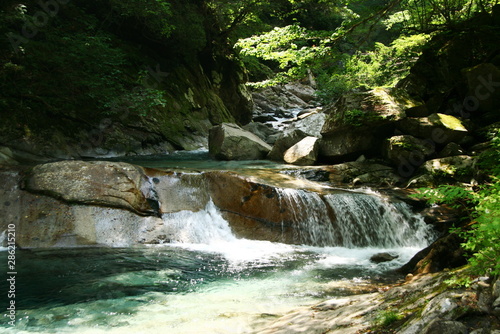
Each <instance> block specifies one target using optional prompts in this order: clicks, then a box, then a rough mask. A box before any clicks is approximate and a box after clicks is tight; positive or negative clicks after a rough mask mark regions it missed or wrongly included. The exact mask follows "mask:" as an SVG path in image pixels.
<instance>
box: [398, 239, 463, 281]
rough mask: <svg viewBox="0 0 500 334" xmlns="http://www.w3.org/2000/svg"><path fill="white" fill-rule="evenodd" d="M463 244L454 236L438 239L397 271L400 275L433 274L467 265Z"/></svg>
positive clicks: (461, 240)
mask: <svg viewBox="0 0 500 334" xmlns="http://www.w3.org/2000/svg"><path fill="white" fill-rule="evenodd" d="M463 242H464V240H463V239H462V238H460V237H459V236H458V235H456V234H449V235H447V236H444V237H442V238H439V239H438V240H436V241H435V242H434V243H432V244H431V245H430V246H429V247H427V248H425V249H423V250H421V251H420V252H418V253H417V254H416V255H415V256H414V257H413V258H412V259H411V260H410V261H409V262H408V263H407V264H405V265H404V266H403V267H401V268H400V269H398V271H399V272H400V273H402V274H407V273H413V274H423V273H435V272H438V271H441V270H444V269H446V268H457V267H460V266H463V265H465V264H467V259H466V257H465V251H464V250H463V248H462V246H461V244H462V243H463Z"/></svg>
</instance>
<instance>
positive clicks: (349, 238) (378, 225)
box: [325, 192, 433, 247]
mask: <svg viewBox="0 0 500 334" xmlns="http://www.w3.org/2000/svg"><path fill="white" fill-rule="evenodd" d="M325 201H326V202H327V203H328V205H329V206H330V207H331V208H332V210H333V211H334V212H335V215H334V216H335V220H334V221H333V222H332V223H333V225H334V231H335V235H336V238H338V239H339V240H341V244H340V245H342V246H344V247H374V246H375V247H425V246H427V245H428V243H429V242H430V241H431V240H432V238H433V232H432V230H431V228H430V227H429V225H427V224H426V223H425V222H424V220H423V218H422V217H421V216H418V215H416V214H414V213H413V212H412V211H411V208H410V206H409V205H408V204H406V203H403V202H395V203H393V202H390V201H389V199H388V198H385V197H383V196H381V195H380V194H378V193H373V194H365V193H357V192H349V193H339V194H331V195H326V196H325Z"/></svg>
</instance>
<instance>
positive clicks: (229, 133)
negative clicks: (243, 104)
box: [209, 123, 271, 160]
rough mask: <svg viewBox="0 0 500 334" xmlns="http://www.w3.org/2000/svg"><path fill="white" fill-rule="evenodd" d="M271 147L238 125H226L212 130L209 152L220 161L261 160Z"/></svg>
mask: <svg viewBox="0 0 500 334" xmlns="http://www.w3.org/2000/svg"><path fill="white" fill-rule="evenodd" d="M269 151H271V146H269V144H267V143H265V142H264V141H263V140H262V139H260V138H259V137H257V136H256V135H254V134H253V133H251V132H248V131H245V130H243V129H242V128H240V127H239V126H237V125H236V124H230V123H224V124H222V125H218V126H215V127H213V128H212V129H210V135H209V152H210V154H211V155H212V156H214V157H215V158H216V159H220V160H259V159H263V158H265V157H266V156H267V154H268V153H269Z"/></svg>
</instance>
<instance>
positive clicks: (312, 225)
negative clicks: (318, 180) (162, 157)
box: [0, 174, 432, 334]
mask: <svg viewBox="0 0 500 334" xmlns="http://www.w3.org/2000/svg"><path fill="white" fill-rule="evenodd" d="M193 177H194V178H193V179H189V178H185V179H183V178H182V176H179V175H167V176H158V177H155V178H153V177H152V178H151V179H150V180H149V181H150V182H149V186H151V187H154V189H152V190H151V192H150V193H149V194H150V197H152V198H153V199H154V200H156V201H157V202H158V207H159V209H160V212H169V213H163V215H162V216H161V218H157V217H148V219H145V220H144V221H145V223H140V222H135V223H134V224H135V225H137V226H138V228H137V229H136V230H134V229H133V226H132V225H133V224H132V225H131V226H130V232H127V238H128V239H130V240H135V239H140V237H141V236H144V235H145V234H147V233H146V232H148V233H153V232H154V233H155V234H154V235H155V236H156V239H155V240H156V241H158V243H159V244H158V245H149V246H147V247H137V248H121V249H120V248H115V249H110V248H88V249H83V250H82V249H66V250H32V251H21V250H20V251H19V253H18V258H17V263H18V265H17V271H18V273H19V275H18V276H17V279H18V280H17V282H16V284H17V286H16V288H17V289H18V290H17V291H18V292H16V298H17V299H16V302H17V304H16V305H17V307H18V308H17V318H16V319H17V320H16V328H15V332H16V333H19V334H34V333H37V334H40V333H47V334H49V333H51V334H52V333H58V334H59V333H63V334H64V333H66V334H87V333H88V334H104V333H106V334H125V333H144V334H154V333H171V334H188V333H190V334H192V333H207V334H212V333H228V334H229V333H230V334H243V333H258V332H259V330H260V329H261V328H263V327H265V326H266V324H267V323H268V321H271V320H273V319H275V318H276V317H278V316H280V315H282V314H285V313H287V312H289V311H290V310H291V309H292V308H295V307H299V306H303V305H311V304H314V303H317V302H319V301H322V300H324V299H327V298H332V297H338V296H341V295H344V294H346V291H349V287H352V286H353V285H356V284H360V285H363V284H369V283H371V282H373V278H374V277H380V278H385V279H388V278H389V277H390V275H391V274H390V271H391V270H392V269H395V268H397V267H399V266H401V265H402V264H404V263H406V262H407V261H408V260H409V259H410V258H411V257H412V256H413V255H414V254H415V253H416V252H417V251H418V250H420V249H421V248H423V247H424V246H426V245H427V244H428V243H429V242H430V239H431V238H432V233H431V232H430V230H429V228H428V227H427V226H426V225H425V224H424V222H423V221H422V219H421V218H419V217H418V216H415V215H414V214H413V213H412V212H411V210H410V208H409V207H408V206H407V205H406V204H404V203H392V202H391V201H389V200H388V199H387V198H385V197H383V196H381V195H380V194H378V193H375V192H370V191H365V192H353V191H349V192H348V191H342V192H340V191H339V192H335V193H330V194H326V195H324V194H318V193H315V192H310V191H305V190H297V189H277V196H278V198H277V200H278V201H277V203H278V204H279V207H280V209H281V210H283V213H282V214H281V213H280V214H281V216H280V215H277V217H283V221H282V222H281V223H282V224H283V228H285V226H291V227H292V228H293V231H294V233H295V238H296V239H295V240H294V243H295V245H290V244H283V243H277V242H270V241H257V240H249V239H241V238H237V237H236V236H235V235H234V234H233V232H232V230H231V227H230V223H229V222H228V221H227V220H226V219H224V217H225V216H224V214H223V212H221V210H220V209H219V208H218V207H217V206H216V205H215V204H214V202H216V201H215V198H214V199H213V200H212V198H211V197H210V196H211V195H210V193H209V188H210V187H208V186H207V184H206V183H205V181H204V179H203V178H202V176H201V175H200V174H196V175H194V176H193ZM251 189H252V191H254V192H255V193H257V191H258V189H257V187H254V188H251ZM144 191H149V190H148V189H144ZM263 194H264V195H263V196H264V198H266V199H267V200H269V201H271V200H273V201H274V200H276V196H275V194H276V193H274V192H273V191H269V192H266V193H263ZM223 195H226V194H223ZM265 196H269V197H265ZM273 196H274V197H273ZM245 199H247V200H249V201H250V199H248V198H245ZM237 203H238V202H237ZM275 203H276V202H275ZM243 204H244V202H242V204H241V205H243ZM102 214H103V215H104V214H105V211H103V213H102ZM116 220H117V221H119V220H120V219H119V218H117V219H116ZM122 223H124V222H122ZM278 223H279V222H278ZM116 224H119V223H116ZM135 225H134V226H135ZM106 226H114V227H116V226H117V225H106ZM107 230H109V228H107ZM99 231H100V230H99ZM99 231H97V230H96V233H101V232H99ZM127 231H128V230H127ZM144 231H146V232H144ZM151 231H152V232H151ZM108 232H109V231H108ZM278 232H279V231H278ZM110 233H111V232H110ZM134 233H135V234H134ZM141 233H143V234H141ZM129 234H130V235H129ZM160 236H161V237H160ZM0 238H1V236H0ZM162 243H163V244H162ZM124 244H128V243H124ZM382 251H390V252H391V253H395V254H397V255H399V257H398V258H397V259H395V260H393V261H391V262H388V263H383V264H375V263H372V262H370V257H371V256H372V255H374V254H375V253H378V252H382ZM1 254H7V253H6V252H1ZM6 263H7V261H3V260H2V261H1V262H0V271H3V272H7V268H6V267H5V265H6ZM33 277H36V279H33ZM7 289H8V287H7V286H6V282H5V281H3V282H1V281H0V290H1V291H7ZM0 333H12V328H10V325H8V324H7V322H6V318H4V319H0Z"/></svg>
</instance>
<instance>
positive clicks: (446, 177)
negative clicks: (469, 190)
mask: <svg viewBox="0 0 500 334" xmlns="http://www.w3.org/2000/svg"><path fill="white" fill-rule="evenodd" d="M475 161H476V160H475V159H474V158H473V157H470V156H468V155H457V156H452V157H446V158H438V159H432V160H428V161H426V162H425V163H424V164H423V165H422V166H420V167H419V168H418V169H417V176H416V177H414V178H413V179H412V180H410V182H409V183H408V186H411V187H416V188H419V187H431V186H435V185H439V184H442V183H443V182H450V181H459V182H470V181H471V179H472V177H473V175H474V165H475Z"/></svg>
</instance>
